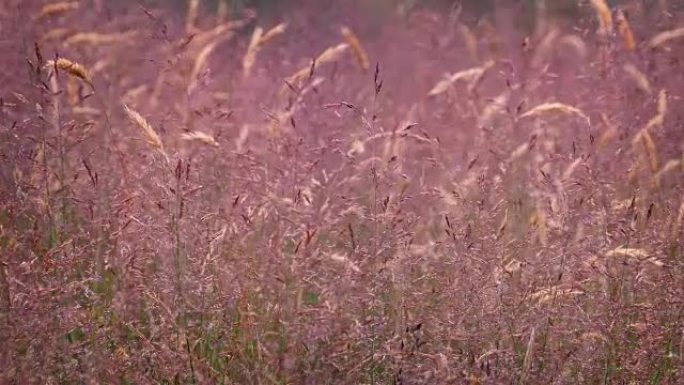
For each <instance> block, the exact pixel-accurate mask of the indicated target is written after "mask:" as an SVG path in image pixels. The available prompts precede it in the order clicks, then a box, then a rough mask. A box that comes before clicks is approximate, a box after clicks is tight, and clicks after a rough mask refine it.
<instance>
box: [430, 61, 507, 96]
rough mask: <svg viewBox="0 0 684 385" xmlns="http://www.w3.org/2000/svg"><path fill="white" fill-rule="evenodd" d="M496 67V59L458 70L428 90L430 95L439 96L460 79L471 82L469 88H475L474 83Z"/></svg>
mask: <svg viewBox="0 0 684 385" xmlns="http://www.w3.org/2000/svg"><path fill="white" fill-rule="evenodd" d="M492 67H494V61H493V60H489V61H487V62H486V63H485V64H484V65H482V66H480V67H474V68H469V69H467V70H463V71H459V72H456V73H455V74H453V75H450V76H448V77H447V78H446V79H444V80H442V81H441V82H439V83H437V84H436V85H435V86H434V87H433V88H432V89H431V90H430V92H428V96H437V95H440V94H443V93H444V92H446V91H447V90H449V88H451V86H452V85H453V84H454V83H455V82H457V81H459V80H464V81H466V82H468V83H469V88H471V89H472V88H473V87H474V85H476V84H477V83H478V82H479V81H480V80H481V79H482V77H483V76H484V75H485V74H486V73H487V71H488V70H489V69H491V68H492Z"/></svg>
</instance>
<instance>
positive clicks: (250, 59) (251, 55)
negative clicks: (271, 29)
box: [242, 27, 264, 77]
mask: <svg viewBox="0 0 684 385" xmlns="http://www.w3.org/2000/svg"><path fill="white" fill-rule="evenodd" d="M263 33H264V29H263V28H261V27H256V28H254V32H253V33H252V38H251V39H250V41H249V46H247V52H246V53H245V56H244V57H243V58H242V75H243V76H244V77H248V76H249V74H250V73H251V72H252V66H253V65H254V62H255V61H256V54H257V51H258V50H259V41H260V40H261V36H262V35H263Z"/></svg>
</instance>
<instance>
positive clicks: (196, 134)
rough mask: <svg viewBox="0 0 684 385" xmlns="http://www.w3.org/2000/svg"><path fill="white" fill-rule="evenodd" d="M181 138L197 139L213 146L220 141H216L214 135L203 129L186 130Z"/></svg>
mask: <svg viewBox="0 0 684 385" xmlns="http://www.w3.org/2000/svg"><path fill="white" fill-rule="evenodd" d="M181 139H183V140H188V141H196V142H200V143H203V144H206V145H208V146H213V147H218V146H219V144H218V142H217V141H216V139H214V137H213V136H211V135H209V134H205V133H204V132H201V131H192V132H186V133H184V134H183V135H181Z"/></svg>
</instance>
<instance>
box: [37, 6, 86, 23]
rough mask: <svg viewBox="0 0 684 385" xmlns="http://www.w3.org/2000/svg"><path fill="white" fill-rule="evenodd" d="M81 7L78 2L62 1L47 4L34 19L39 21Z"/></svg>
mask: <svg viewBox="0 0 684 385" xmlns="http://www.w3.org/2000/svg"><path fill="white" fill-rule="evenodd" d="M79 6H80V3H79V2H78V1H60V2H59V3H51V4H45V5H44V6H43V7H42V8H41V9H40V11H39V12H38V14H37V15H36V16H35V17H34V20H36V21H38V20H41V19H43V18H45V17H48V16H54V15H57V14H60V13H64V12H68V11H71V10H74V9H78V7H79Z"/></svg>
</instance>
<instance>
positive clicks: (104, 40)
mask: <svg viewBox="0 0 684 385" xmlns="http://www.w3.org/2000/svg"><path fill="white" fill-rule="evenodd" d="M137 35H138V31H129V32H123V33H110V34H103V33H97V32H81V33H77V34H75V35H73V36H70V37H69V38H68V39H66V40H65V41H64V45H66V46H70V45H77V44H84V45H101V44H112V43H122V42H126V41H130V40H131V39H133V38H134V37H135V36H137Z"/></svg>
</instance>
